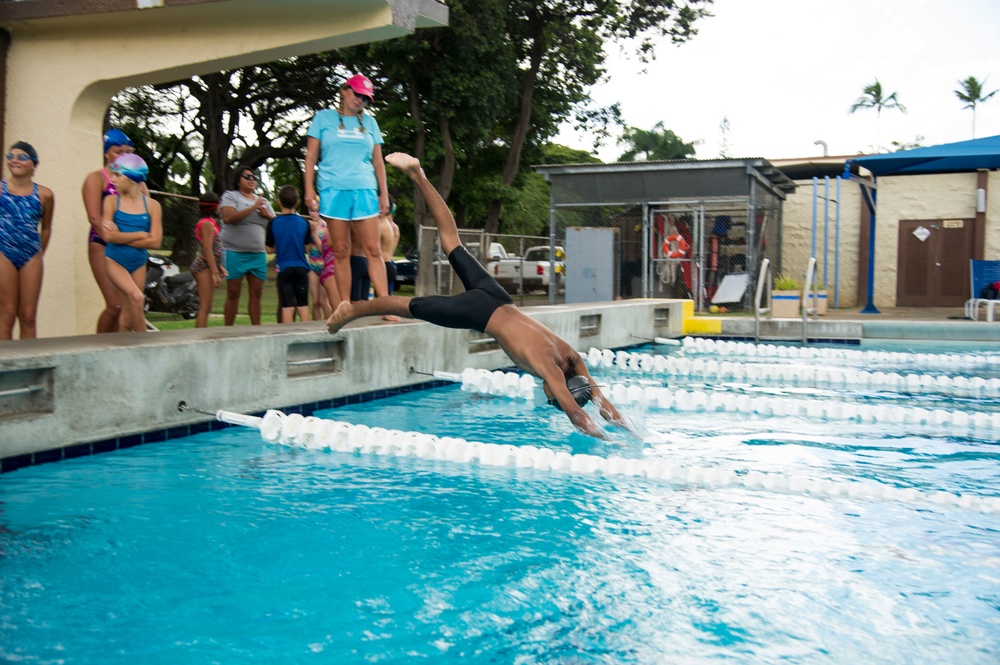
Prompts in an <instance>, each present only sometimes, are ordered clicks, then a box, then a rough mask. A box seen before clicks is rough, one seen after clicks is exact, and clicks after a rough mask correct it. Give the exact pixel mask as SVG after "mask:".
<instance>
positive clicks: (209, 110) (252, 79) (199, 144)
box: [108, 53, 344, 195]
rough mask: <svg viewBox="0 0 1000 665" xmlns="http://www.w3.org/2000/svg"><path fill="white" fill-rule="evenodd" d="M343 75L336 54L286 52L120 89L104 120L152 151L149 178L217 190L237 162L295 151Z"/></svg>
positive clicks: (254, 163) (260, 161)
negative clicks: (209, 71) (238, 65)
mask: <svg viewBox="0 0 1000 665" xmlns="http://www.w3.org/2000/svg"><path fill="white" fill-rule="evenodd" d="M343 80H344V69H343V66H342V63H341V60H340V58H339V56H338V55H337V54H336V53H319V54H315V55H310V56H302V57H299V58H290V59H287V60H279V61H276V62H272V63H267V64H264V65H255V66H252V67H243V68H240V69H233V70H228V71H223V72H216V73H213V74H207V75H205V76H194V77H191V78H190V79H185V80H182V81H174V82H172V83H168V84H164V85H161V86H156V87H145V88H136V89H129V90H125V91H123V92H122V93H119V95H117V96H116V97H115V99H114V100H113V101H112V104H111V108H110V110H109V114H108V115H109V122H110V123H111V124H113V125H115V126H119V127H122V128H123V129H124V130H125V131H126V132H127V133H128V132H130V131H131V133H132V134H134V136H132V139H133V141H135V142H136V144H137V146H139V152H140V153H141V152H142V151H143V149H146V150H148V151H149V153H150V157H152V162H153V163H152V164H151V171H156V176H155V177H154V175H153V174H152V173H151V177H150V179H151V180H152V181H153V182H154V183H157V184H161V185H162V186H163V187H164V188H167V189H171V188H173V189H180V190H183V191H184V192H185V193H188V194H193V195H197V194H199V193H201V192H202V191H203V188H205V187H207V188H209V189H214V190H215V191H217V192H222V191H223V190H225V189H227V188H228V187H229V184H230V180H231V178H232V175H233V172H234V170H235V167H236V166H237V165H239V164H246V165H248V166H251V167H253V168H258V167H260V166H262V165H264V164H265V163H266V162H268V161H269V160H274V159H282V158H298V157H300V156H301V154H302V151H303V148H304V146H305V132H306V129H307V128H308V124H309V119H310V117H311V115H312V113H314V112H315V111H316V110H318V109H320V108H324V107H326V106H328V105H330V104H331V103H332V100H333V99H334V98H335V96H336V94H337V90H338V87H339V85H340V83H341V82H342V81H343ZM153 164H155V165H156V166H155V167H154V166H153ZM156 178H162V179H161V180H157V179H156ZM185 181H186V183H185Z"/></svg>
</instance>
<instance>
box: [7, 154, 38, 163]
mask: <svg viewBox="0 0 1000 665" xmlns="http://www.w3.org/2000/svg"><path fill="white" fill-rule="evenodd" d="M7 161H8V162H14V161H18V162H33V161H35V160H33V159H32V158H31V155H25V154H24V153H20V154H17V155H15V154H14V153H12V152H8V153H7Z"/></svg>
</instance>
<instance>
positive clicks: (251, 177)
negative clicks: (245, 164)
mask: <svg viewBox="0 0 1000 665" xmlns="http://www.w3.org/2000/svg"><path fill="white" fill-rule="evenodd" d="M240 177H241V178H243V179H244V180H253V181H256V180H257V176H255V175H254V174H252V173H244V174H243V175H241V176H240Z"/></svg>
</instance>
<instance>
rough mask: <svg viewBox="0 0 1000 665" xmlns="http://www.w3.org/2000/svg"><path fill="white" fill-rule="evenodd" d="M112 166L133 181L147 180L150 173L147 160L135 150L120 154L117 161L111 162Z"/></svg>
mask: <svg viewBox="0 0 1000 665" xmlns="http://www.w3.org/2000/svg"><path fill="white" fill-rule="evenodd" d="M110 168H111V170H112V171H114V172H116V173H121V174H122V175H123V176H125V177H126V178H128V179H129V180H131V181H132V182H145V181H146V176H148V175H149V167H148V166H146V162H145V161H143V159H142V157H140V156H139V155H137V154H135V153H134V152H127V153H125V154H124V155H119V156H118V158H117V159H115V161H113V162H111V166H110Z"/></svg>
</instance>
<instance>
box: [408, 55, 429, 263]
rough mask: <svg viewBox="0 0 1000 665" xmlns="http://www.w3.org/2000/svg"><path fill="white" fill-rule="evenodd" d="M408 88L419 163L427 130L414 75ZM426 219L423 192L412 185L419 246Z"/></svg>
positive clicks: (416, 155) (414, 142)
mask: <svg viewBox="0 0 1000 665" xmlns="http://www.w3.org/2000/svg"><path fill="white" fill-rule="evenodd" d="M409 84H410V85H409V88H410V115H411V116H412V117H413V124H414V126H415V127H416V133H415V134H414V137H413V156H414V157H416V158H417V159H419V160H420V163H421V164H423V163H424V156H425V153H426V152H427V130H426V129H425V128H424V122H423V118H422V115H421V113H420V95H419V93H418V90H417V79H416V77H415V76H412V75H411V76H410V81H409ZM426 219H427V201H425V200H424V196H423V194H421V193H420V188H419V187H417V186H416V185H415V184H414V185H413V237H414V238H416V239H417V246H418V247H419V246H420V227H421V226H423V225H424V221H425V220H426Z"/></svg>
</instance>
